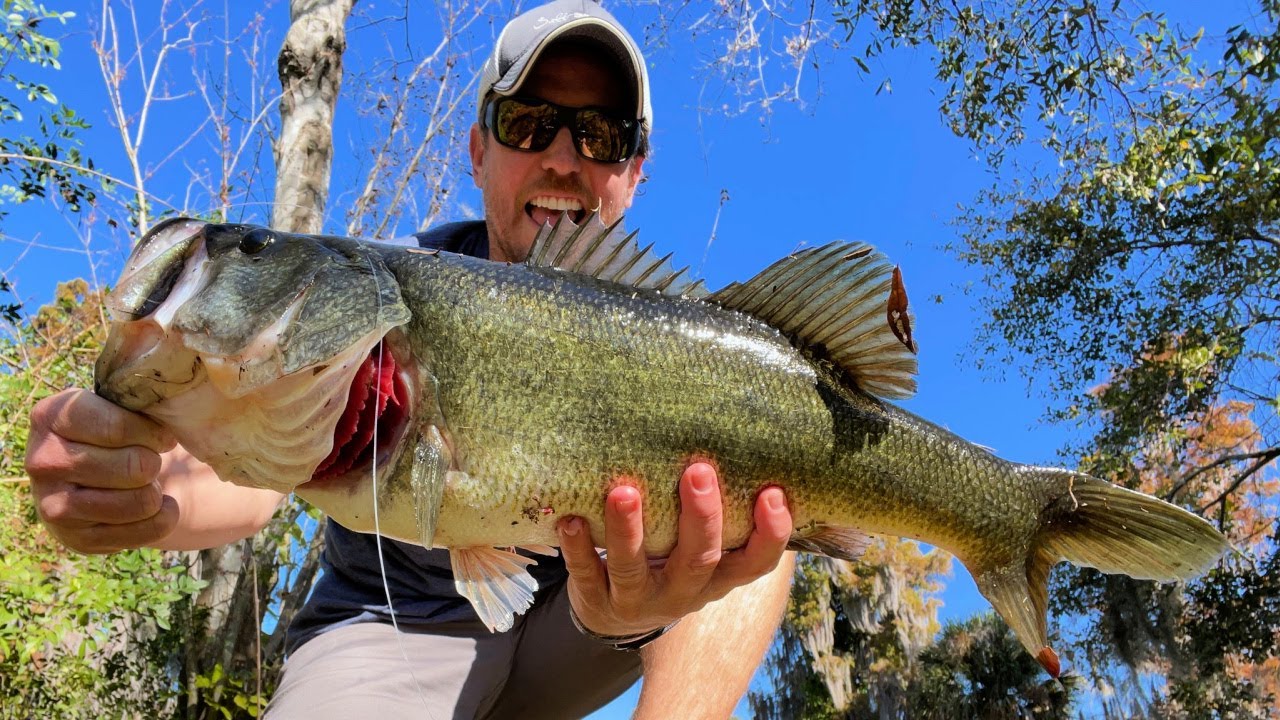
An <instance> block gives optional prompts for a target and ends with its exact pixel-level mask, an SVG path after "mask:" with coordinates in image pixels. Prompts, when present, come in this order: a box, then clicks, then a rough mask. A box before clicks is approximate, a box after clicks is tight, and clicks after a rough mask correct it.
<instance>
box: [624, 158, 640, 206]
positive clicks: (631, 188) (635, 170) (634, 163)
mask: <svg viewBox="0 0 1280 720" xmlns="http://www.w3.org/2000/svg"><path fill="white" fill-rule="evenodd" d="M643 179H644V155H636V156H635V157H633V158H631V161H630V167H629V168H627V204H626V207H631V200H632V198H634V197H635V195H636V188H637V187H639V186H640V181H641V180H643Z"/></svg>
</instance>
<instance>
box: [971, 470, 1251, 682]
mask: <svg viewBox="0 0 1280 720" xmlns="http://www.w3.org/2000/svg"><path fill="white" fill-rule="evenodd" d="M1033 471H1034V472H1036V473H1038V474H1040V475H1041V480H1042V481H1044V482H1047V483H1049V484H1050V485H1051V486H1053V487H1055V488H1057V490H1058V491H1057V492H1054V493H1052V495H1053V499H1052V500H1051V501H1050V502H1049V503H1048V505H1047V506H1046V507H1045V508H1044V509H1043V511H1042V513H1041V516H1040V517H1041V523H1042V524H1041V527H1040V529H1039V530H1038V531H1037V532H1036V534H1035V536H1034V537H1033V539H1032V542H1031V544H1030V548H1029V551H1028V553H1027V555H1026V557H1025V558H1023V559H1021V561H1015V562H1014V563H1011V564H1008V565H1005V566H1003V567H994V568H988V569H985V570H982V571H979V572H975V573H974V581H975V582H976V583H977V584H978V588H979V589H980V590H981V591H982V593H983V595H985V596H986V597H987V599H988V600H990V601H991V604H992V605H994V606H995V608H996V610H997V612H999V613H1000V615H1001V616H1002V617H1003V618H1004V619H1005V622H1007V623H1008V624H1009V626H1010V627H1011V628H1012V629H1013V631H1014V633H1016V634H1017V636H1018V639H1019V640H1020V641H1021V642H1022V644H1023V646H1024V647H1025V648H1026V649H1027V651H1028V652H1030V653H1031V654H1032V655H1034V656H1035V657H1036V659H1037V660H1039V661H1040V664H1041V665H1043V666H1044V668H1045V670H1047V671H1048V672H1049V674H1050V675H1052V676H1054V677H1057V676H1058V673H1059V671H1060V665H1059V662H1058V657H1057V654H1056V653H1055V652H1054V651H1053V649H1052V648H1050V647H1049V638H1048V630H1047V621H1046V618H1045V611H1046V607H1047V605H1048V580H1049V571H1050V569H1052V568H1053V566H1054V565H1055V564H1056V563H1058V562H1059V561H1060V560H1066V561H1068V562H1071V563H1074V564H1076V565H1082V566H1085V567H1091V568H1096V569H1098V570H1101V571H1102V572H1105V573H1123V574H1125V575H1129V576H1131V577H1134V578H1138V579H1141V580H1159V581H1164V582H1168V581H1173V580H1189V579H1191V578H1193V577H1196V576H1198V575H1200V574H1201V573H1203V572H1204V571H1205V570H1207V569H1209V567H1211V566H1212V565H1213V564H1214V563H1215V562H1217V560H1218V558H1219V557H1221V556H1222V554H1223V553H1224V552H1225V551H1226V550H1227V548H1228V547H1229V543H1228V542H1227V539H1226V538H1225V537H1224V536H1223V535H1222V534H1221V533H1220V532H1218V531H1217V530H1216V529H1215V528H1214V527H1213V525H1211V524H1210V523H1208V522H1207V521H1205V520H1204V518H1201V517H1199V516H1197V515H1194V514H1192V513H1190V512H1187V511H1186V510H1184V509H1182V508H1180V507H1177V506H1176V505H1171V504H1170V503H1167V502H1164V501H1163V500H1160V499H1158V498H1154V497H1151V496H1150V495H1144V494H1142V493H1138V492H1134V491H1132V490H1127V489H1125V488H1122V487H1119V486H1116V485H1112V484H1111V483H1108V482H1104V481H1102V480H1099V479H1097V478H1093V477H1090V476H1088V475H1084V474H1081V473H1076V472H1071V471H1068V470H1054V469H1048V468H1035V469H1034V470H1033Z"/></svg>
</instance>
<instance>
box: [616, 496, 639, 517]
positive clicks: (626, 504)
mask: <svg viewBox="0 0 1280 720" xmlns="http://www.w3.org/2000/svg"><path fill="white" fill-rule="evenodd" d="M638 507H640V501H639V500H637V499H636V498H635V497H634V496H628V497H624V498H622V499H620V500H618V509H619V510H621V511H622V512H624V513H633V512H635V511H636V508H638Z"/></svg>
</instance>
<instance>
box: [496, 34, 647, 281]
mask: <svg viewBox="0 0 1280 720" xmlns="http://www.w3.org/2000/svg"><path fill="white" fill-rule="evenodd" d="M608 68H609V66H608V65H607V64H605V63H602V62H600V60H599V59H598V58H597V57H594V56H592V55H591V54H588V53H587V52H586V51H584V50H582V49H578V48H556V47H552V48H549V49H548V50H547V51H546V52H544V53H543V55H542V57H541V58H540V59H539V60H538V63H537V65H535V66H534V67H533V70H532V71H531V72H530V73H529V77H528V78H527V79H526V80H525V82H524V84H523V85H522V86H521V87H520V95H522V96H533V97H536V98H540V99H542V100H546V101H549V102H553V103H556V104H558V105H564V106H565V107H573V108H578V107H605V108H609V109H611V110H613V111H615V112H617V113H619V114H623V115H629V114H630V113H633V112H635V102H634V100H633V99H630V98H628V97H627V93H626V92H625V91H624V90H622V88H623V87H625V83H623V82H620V81H619V79H618V78H616V77H615V76H614V74H613V73H612V72H610V71H609V69H608ZM643 164H644V158H643V157H639V156H636V157H633V158H631V159H630V160H627V161H626V162H621V163H600V162H596V161H594V160H588V159H586V158H584V157H582V156H581V155H579V154H578V151H577V150H575V149H574V147H573V139H572V138H571V137H570V135H569V128H567V127H562V128H560V130H559V132H558V133H557V134H556V138H555V140H554V141H553V142H552V143H551V145H550V146H548V147H547V149H545V150H542V151H539V152H521V151H519V150H512V149H511V148H507V147H504V146H503V145H501V144H500V143H498V141H496V140H494V139H493V137H492V135H491V131H489V130H482V129H481V128H480V126H479V125H478V124H477V125H472V127H471V167H472V175H473V177H474V178H475V182H476V186H477V187H479V188H480V190H481V193H482V194H483V195H484V212H485V222H486V223H487V225H488V229H489V256H490V258H491V259H493V260H498V261H507V262H520V261H522V260H524V259H525V257H526V256H527V255H528V254H529V249H530V248H531V247H532V246H533V239H534V237H535V236H536V235H537V233H538V229H539V228H541V227H542V225H543V223H546V222H552V223H554V222H555V221H556V219H557V218H558V217H559V215H560V214H561V213H562V212H564V213H567V214H568V216H569V219H572V220H575V221H576V220H580V219H581V218H582V217H584V216H585V215H586V213H588V212H590V211H591V210H594V209H596V208H597V207H598V208H599V209H600V217H601V219H602V220H603V221H604V222H605V223H611V222H613V221H614V220H617V219H618V218H619V217H621V216H622V213H623V212H624V211H625V210H626V209H627V208H628V207H630V206H631V198H632V196H633V195H634V194H635V190H636V185H637V184H638V183H639V182H640V177H641V175H640V168H641V166H642V165H643Z"/></svg>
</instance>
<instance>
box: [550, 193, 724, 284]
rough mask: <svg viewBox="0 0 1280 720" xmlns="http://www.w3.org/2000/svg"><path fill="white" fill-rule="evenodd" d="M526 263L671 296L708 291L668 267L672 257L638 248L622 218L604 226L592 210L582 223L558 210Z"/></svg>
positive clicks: (682, 272)
mask: <svg viewBox="0 0 1280 720" xmlns="http://www.w3.org/2000/svg"><path fill="white" fill-rule="evenodd" d="M525 263H526V264H528V265H530V266H532V267H550V268H558V269H560V270H566V271H568V272H573V273H578V274H581V275H588V276H590V277H594V278H597V279H599V280H605V281H608V282H612V283H618V284H620V285H629V286H631V287H636V288H645V289H649V290H656V291H658V292H660V293H662V294H664V295H670V296H673V297H686V298H701V297H705V296H706V295H707V290H706V288H705V287H704V286H703V284H702V281H701V280H697V281H694V280H691V279H690V278H689V276H688V269H689V268H687V267H686V268H681V269H680V270H676V269H675V268H674V267H672V265H671V255H669V254H668V255H667V256H665V257H658V255H657V254H656V253H654V252H653V245H648V246H646V247H643V248H642V247H640V246H639V244H638V243H637V242H636V233H634V232H633V233H631V234H630V235H628V234H626V233H625V232H624V231H623V230H622V220H621V219H619V220H618V221H617V222H615V223H613V224H612V225H608V226H606V225H605V224H604V223H603V222H602V221H601V220H600V216H599V214H598V213H594V212H593V213H591V215H589V216H588V217H587V219H586V220H584V221H583V223H582V225H576V224H574V222H573V221H572V220H569V219H567V218H566V217H565V216H564V215H563V214H561V215H560V218H559V219H558V220H556V224H555V225H554V226H547V225H543V226H542V229H541V230H539V231H538V236H537V237H536V238H534V241H533V249H531V250H530V251H529V259H528V260H526V261H525Z"/></svg>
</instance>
